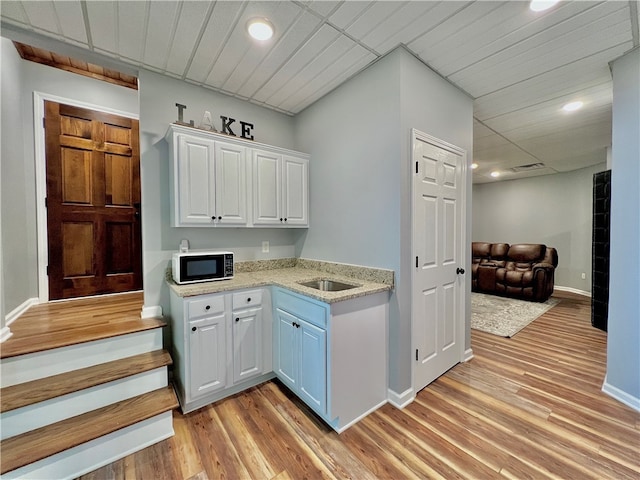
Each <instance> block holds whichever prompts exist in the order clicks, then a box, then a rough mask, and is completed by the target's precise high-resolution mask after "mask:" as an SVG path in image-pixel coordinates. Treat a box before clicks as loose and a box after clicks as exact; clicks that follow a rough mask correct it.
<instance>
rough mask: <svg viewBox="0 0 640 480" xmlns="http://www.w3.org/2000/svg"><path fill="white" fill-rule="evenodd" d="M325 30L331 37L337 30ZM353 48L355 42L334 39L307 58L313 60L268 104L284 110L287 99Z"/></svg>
mask: <svg viewBox="0 0 640 480" xmlns="http://www.w3.org/2000/svg"><path fill="white" fill-rule="evenodd" d="M323 28H326V29H327V31H328V32H329V35H331V31H333V33H334V34H335V30H333V29H332V28H331V27H323ZM353 46H354V43H353V41H352V40H350V39H349V38H347V37H344V36H338V37H334V40H331V41H330V42H329V43H327V44H326V46H325V47H324V48H323V49H322V51H319V52H318V53H317V54H316V55H314V56H312V57H311V56H308V57H307V58H312V60H310V61H308V62H307V63H306V64H305V65H304V67H303V68H301V69H300V70H299V71H298V72H297V73H296V74H295V75H293V76H292V77H291V78H290V79H288V80H287V82H286V83H285V84H284V85H282V88H280V89H279V90H278V91H277V92H276V93H274V94H273V95H271V96H270V97H269V98H267V103H269V104H271V105H278V106H279V107H281V108H283V107H282V104H283V103H284V102H285V101H286V99H287V98H289V97H291V92H301V91H302V90H303V88H304V87H305V86H307V85H308V84H309V83H312V82H315V81H316V79H317V78H318V76H319V75H320V74H321V73H322V72H323V71H324V70H325V69H327V68H329V67H330V66H331V65H332V64H333V63H334V62H335V61H336V60H337V59H339V58H341V57H342V56H343V55H345V54H346V53H347V52H348V51H349V50H350V49H351V48H353Z"/></svg>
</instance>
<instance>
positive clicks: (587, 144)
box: [519, 121, 611, 161]
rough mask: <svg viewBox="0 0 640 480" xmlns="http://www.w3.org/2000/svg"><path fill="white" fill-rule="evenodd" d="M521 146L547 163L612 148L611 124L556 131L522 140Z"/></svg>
mask: <svg viewBox="0 0 640 480" xmlns="http://www.w3.org/2000/svg"><path fill="white" fill-rule="evenodd" d="M519 145H521V146H522V148H524V149H525V150H527V151H530V152H531V153H532V154H534V155H535V156H536V157H538V158H540V159H543V161H544V159H545V158H546V159H548V160H547V161H554V160H561V159H563V158H571V157H573V156H576V155H582V154H585V153H589V152H591V151H593V150H604V149H605V148H606V147H609V146H611V123H610V122H607V121H602V122H595V123H592V124H586V125H580V126H578V127H575V128H567V129H564V130H562V131H558V130H556V131H554V132H551V133H549V134H547V135H544V136H539V137H534V138H528V139H525V140H522V141H520V142H519Z"/></svg>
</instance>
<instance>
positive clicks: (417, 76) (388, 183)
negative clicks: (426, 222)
mask: <svg viewBox="0 0 640 480" xmlns="http://www.w3.org/2000/svg"><path fill="white" fill-rule="evenodd" d="M411 128H417V129H419V130H423V131H425V132H426V133H429V134H432V135H434V136H436V137H439V138H441V139H442V140H445V141H448V142H450V143H453V144H455V145H458V146H460V147H461V148H466V149H468V150H469V151H471V142H472V102H471V99H469V98H468V97H466V96H465V95H464V94H462V93H461V92H460V91H459V90H457V89H455V88H454V87H452V86H451V85H450V84H449V83H447V82H446V81H444V80H443V79H441V78H440V77H439V76H437V75H436V74H434V73H433V72H432V71H431V70H429V69H428V68H427V67H425V66H424V65H423V64H422V63H420V62H419V61H418V60H416V59H415V58H414V57H413V56H411V55H410V54H409V53H407V52H406V51H405V50H404V49H397V50H395V51H394V52H392V53H391V54H389V55H388V56H386V57H384V58H383V59H381V60H380V61H378V62H377V63H376V64H374V65H373V66H371V67H369V68H368V69H366V70H365V71H363V72H362V73H360V74H359V75H357V76H356V77H354V78H352V79H351V80H349V81H348V82H347V83H345V84H343V85H341V86H340V87H339V88H337V89H336V90H334V91H333V92H332V93H331V94H329V95H328V96H326V97H324V98H322V99H320V100H319V101H318V102H316V103H315V104H314V105H312V106H311V107H309V108H307V109H306V110H305V111H303V112H302V113H301V114H299V115H298V116H297V117H296V132H297V141H298V145H299V147H300V148H301V149H302V150H304V151H307V152H309V153H310V154H311V158H312V175H311V186H310V190H311V202H310V204H311V212H310V217H311V219H312V222H313V223H312V225H311V228H310V229H309V231H308V232H307V235H306V236H305V237H304V238H303V239H301V241H300V242H299V244H298V249H299V252H300V254H301V256H303V257H305V258H315V259H320V260H328V261H336V262H344V263H353V264H361V265H369V266H374V267H380V268H389V269H392V270H394V271H395V273H396V288H395V291H394V292H393V294H392V297H391V306H390V328H389V334H390V340H389V350H390V365H389V367H390V371H389V382H390V385H389V386H390V388H391V389H392V390H394V391H395V392H396V393H398V394H400V393H403V392H405V391H406V390H408V389H409V388H411V386H412V379H411V361H412V360H411V312H410V298H411V292H410V290H409V285H410V276H411V270H410V257H408V256H406V255H404V257H405V258H404V259H403V253H405V252H407V251H410V248H411V247H410V243H411V228H410V225H411V223H410V203H411V196H410V193H411V183H410V182H411V173H410V171H411V168H410V165H411V157H410V151H409V150H410V149H409V146H410V141H411ZM469 185H470V184H469Z"/></svg>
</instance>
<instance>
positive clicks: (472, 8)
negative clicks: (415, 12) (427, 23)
mask: <svg viewBox="0 0 640 480" xmlns="http://www.w3.org/2000/svg"><path fill="white" fill-rule="evenodd" d="M501 6H503V2H491V1H489V2H473V3H471V4H468V5H466V6H465V7H464V8H459V9H458V10H457V11H455V12H454V13H452V14H451V15H450V16H449V17H447V18H446V19H444V20H443V21H442V22H440V23H439V24H437V25H434V26H433V27H432V28H430V29H429V30H428V31H427V32H425V33H424V34H423V35H421V36H420V38H419V39H417V40H415V41H414V42H412V43H411V48H415V49H416V51H417V53H418V54H419V55H420V57H421V58H422V59H423V60H424V61H426V62H427V63H429V64H430V65H431V64H432V62H434V59H437V58H440V57H445V58H447V57H448V55H449V53H448V52H449V51H450V49H452V48H453V47H454V46H455V45H456V42H459V41H461V40H457V39H465V40H466V41H468V42H473V41H474V37H473V36H467V35H466V34H465V33H464V32H465V30H466V29H469V28H470V27H471V26H473V25H475V24H480V23H482V21H483V20H485V19H487V18H490V19H493V18H495V17H497V16H498V15H496V14H495V11H496V10H497V9H498V8H500V7H501ZM483 29H484V26H483V27H481V29H480V31H479V32H473V34H474V35H481V34H482V32H483ZM434 64H435V63H434Z"/></svg>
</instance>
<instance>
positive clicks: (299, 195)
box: [282, 155, 309, 226]
mask: <svg viewBox="0 0 640 480" xmlns="http://www.w3.org/2000/svg"><path fill="white" fill-rule="evenodd" d="M282 165H283V167H282V170H283V172H282V215H283V216H284V223H285V225H293V226H308V225H309V191H308V188H309V172H308V169H309V161H308V160H307V159H306V158H296V157H289V156H286V155H285V156H284V159H283V164H282Z"/></svg>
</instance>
